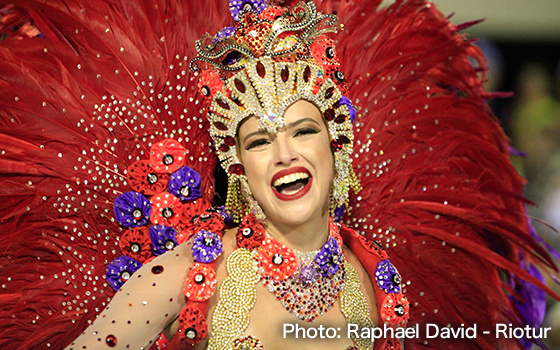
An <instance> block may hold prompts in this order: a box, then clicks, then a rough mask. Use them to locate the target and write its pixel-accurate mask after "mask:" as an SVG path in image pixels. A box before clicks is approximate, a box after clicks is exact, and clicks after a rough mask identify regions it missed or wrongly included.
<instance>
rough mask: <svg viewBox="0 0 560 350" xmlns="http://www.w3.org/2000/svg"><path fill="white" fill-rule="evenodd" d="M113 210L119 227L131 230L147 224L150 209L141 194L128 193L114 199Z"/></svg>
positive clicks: (147, 201) (148, 202)
mask: <svg viewBox="0 0 560 350" xmlns="http://www.w3.org/2000/svg"><path fill="white" fill-rule="evenodd" d="M113 210H114V212H115V218H116V219H117V221H118V222H119V223H120V224H121V225H123V226H125V227H128V228H133V227H139V226H144V225H146V224H148V222H149V221H150V214H151V212H152V207H151V205H150V201H149V200H148V198H146V197H145V196H144V195H143V194H141V193H138V192H133V191H129V192H125V193H123V194H121V195H120V196H118V197H117V198H116V199H115V202H114V204H113Z"/></svg>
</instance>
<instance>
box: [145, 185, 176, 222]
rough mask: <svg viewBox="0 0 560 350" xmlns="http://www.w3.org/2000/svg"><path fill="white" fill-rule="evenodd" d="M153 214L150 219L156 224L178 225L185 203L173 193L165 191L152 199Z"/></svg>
mask: <svg viewBox="0 0 560 350" xmlns="http://www.w3.org/2000/svg"><path fill="white" fill-rule="evenodd" d="M151 202H152V214H151V216H150V221H151V222H152V223H153V224H154V225H164V226H176V225H177V224H178V223H179V221H180V220H181V214H182V211H183V204H182V203H181V201H180V200H179V198H177V197H175V196H174V195H172V194H171V193H167V192H163V193H160V194H158V195H156V196H154V197H152V199H151Z"/></svg>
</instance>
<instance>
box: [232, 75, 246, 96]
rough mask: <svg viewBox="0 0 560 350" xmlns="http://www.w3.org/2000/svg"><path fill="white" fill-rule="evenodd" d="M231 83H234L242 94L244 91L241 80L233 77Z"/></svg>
mask: <svg viewBox="0 0 560 350" xmlns="http://www.w3.org/2000/svg"><path fill="white" fill-rule="evenodd" d="M233 83H234V84H235V87H236V88H237V90H239V92H241V93H242V94H244V93H245V84H243V82H242V81H241V80H239V79H237V78H235V80H234V81H233Z"/></svg>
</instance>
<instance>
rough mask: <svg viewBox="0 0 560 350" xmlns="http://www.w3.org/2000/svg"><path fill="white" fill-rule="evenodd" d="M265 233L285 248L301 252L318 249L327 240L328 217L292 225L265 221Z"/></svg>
mask: <svg viewBox="0 0 560 350" xmlns="http://www.w3.org/2000/svg"><path fill="white" fill-rule="evenodd" d="M266 231H267V233H268V234H269V235H270V236H272V238H274V239H275V240H277V241H278V242H280V243H282V244H284V245H286V246H287V247H289V248H291V249H295V250H299V251H302V252H308V251H312V250H316V249H320V248H321V247H322V246H323V245H324V244H325V243H326V242H327V240H328V238H329V217H328V216H327V215H325V216H321V217H318V218H317V219H314V220H311V221H309V222H306V223H303V224H298V225H293V224H284V223H272V222H270V221H268V220H267V226H266Z"/></svg>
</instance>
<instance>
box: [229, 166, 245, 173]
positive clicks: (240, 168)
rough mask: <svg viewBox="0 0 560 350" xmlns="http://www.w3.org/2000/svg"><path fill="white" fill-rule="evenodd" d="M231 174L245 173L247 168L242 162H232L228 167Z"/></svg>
mask: <svg viewBox="0 0 560 350" xmlns="http://www.w3.org/2000/svg"><path fill="white" fill-rule="evenodd" d="M228 172H229V173H230V174H236V175H243V173H244V172H245V168H244V167H243V165H241V164H232V165H230V166H229V168H228Z"/></svg>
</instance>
